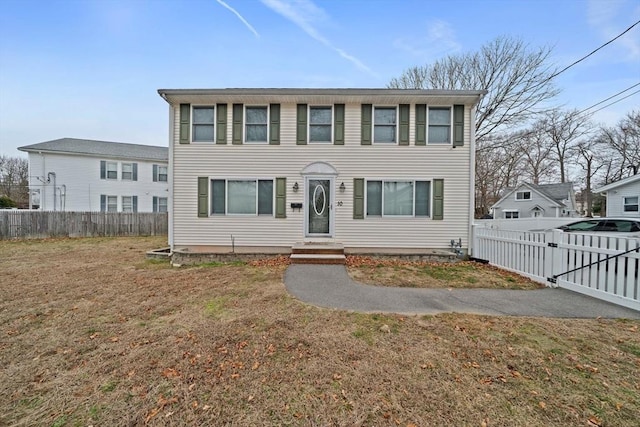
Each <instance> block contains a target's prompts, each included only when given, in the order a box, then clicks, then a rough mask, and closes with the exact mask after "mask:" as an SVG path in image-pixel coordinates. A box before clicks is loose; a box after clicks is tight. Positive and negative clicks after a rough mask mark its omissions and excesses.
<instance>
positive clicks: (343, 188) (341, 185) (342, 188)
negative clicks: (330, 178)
mask: <svg viewBox="0 0 640 427" xmlns="http://www.w3.org/2000/svg"><path fill="white" fill-rule="evenodd" d="M338 188H340V192H341V193H344V190H345V189H346V187H345V186H344V182H343V183H342V184H340V187H338Z"/></svg>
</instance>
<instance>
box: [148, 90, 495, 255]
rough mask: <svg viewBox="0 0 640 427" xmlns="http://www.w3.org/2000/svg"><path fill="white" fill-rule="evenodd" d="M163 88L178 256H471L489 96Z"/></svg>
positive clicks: (172, 226) (173, 231)
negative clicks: (302, 248) (454, 246)
mask: <svg viewBox="0 0 640 427" xmlns="http://www.w3.org/2000/svg"><path fill="white" fill-rule="evenodd" d="M158 92H159V94H160V96H161V97H162V98H163V99H165V100H166V101H167V102H168V104H169V108H170V117H171V120H170V140H169V152H170V154H169V158H170V159H171V163H170V168H169V169H170V172H169V173H170V175H171V178H170V179H169V182H170V192H171V193H172V195H171V197H170V198H169V200H170V203H171V206H170V208H169V210H170V212H171V215H170V216H169V243H170V245H171V247H172V249H173V250H174V251H175V250H188V251H195V252H230V251H232V250H234V251H236V252H249V251H252V252H283V253H286V252H289V251H290V249H291V247H292V245H294V244H296V243H298V242H334V243H341V244H343V245H344V248H345V250H346V251H347V252H352V253H354V252H384V253H393V252H394V251H424V250H425V249H446V248H449V247H450V245H451V241H452V240H455V241H456V242H457V241H458V240H459V239H460V240H461V241H462V248H463V249H467V248H468V245H469V241H470V230H471V222H472V218H473V211H474V206H473V199H474V164H475V161H474V160H475V158H474V149H475V140H474V127H475V123H474V117H475V107H476V105H477V103H478V102H479V100H480V98H481V97H482V95H483V94H484V93H485V92H484V91H455V90H405V89H161V90H159V91H158Z"/></svg>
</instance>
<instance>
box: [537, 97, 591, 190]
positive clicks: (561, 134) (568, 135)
mask: <svg viewBox="0 0 640 427" xmlns="http://www.w3.org/2000/svg"><path fill="white" fill-rule="evenodd" d="M539 126H541V127H542V128H543V129H544V132H545V134H546V135H547V137H548V139H549V142H550V144H551V147H552V152H553V155H554V160H555V161H556V162H557V164H558V172H559V173H560V182H567V181H568V179H567V167H568V164H569V160H570V158H572V157H573V155H574V154H576V149H577V146H578V144H579V142H580V139H581V138H584V137H587V136H588V135H589V132H591V130H592V129H593V125H592V124H591V120H590V119H589V116H588V115H584V114H580V112H579V111H577V110H568V111H561V110H553V111H550V112H549V113H548V114H547V115H546V117H545V118H544V119H542V120H541V122H540V124H539Z"/></svg>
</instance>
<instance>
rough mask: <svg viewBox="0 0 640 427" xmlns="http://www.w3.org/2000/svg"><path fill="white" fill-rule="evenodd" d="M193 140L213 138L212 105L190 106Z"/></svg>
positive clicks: (214, 118) (203, 140)
mask: <svg viewBox="0 0 640 427" xmlns="http://www.w3.org/2000/svg"><path fill="white" fill-rule="evenodd" d="M192 116H193V117H192V119H193V121H192V123H193V124H192V135H193V136H192V140H193V142H213V141H214V138H215V131H214V130H215V122H216V115H215V108H214V107H213V105H194V106H193V107H192Z"/></svg>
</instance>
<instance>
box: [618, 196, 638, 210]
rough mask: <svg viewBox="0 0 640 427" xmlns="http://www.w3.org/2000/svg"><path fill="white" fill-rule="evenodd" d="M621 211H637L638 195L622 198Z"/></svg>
mask: <svg viewBox="0 0 640 427" xmlns="http://www.w3.org/2000/svg"><path fill="white" fill-rule="evenodd" d="M622 205H623V208H622V210H623V212H638V196H630V197H623V198H622Z"/></svg>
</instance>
